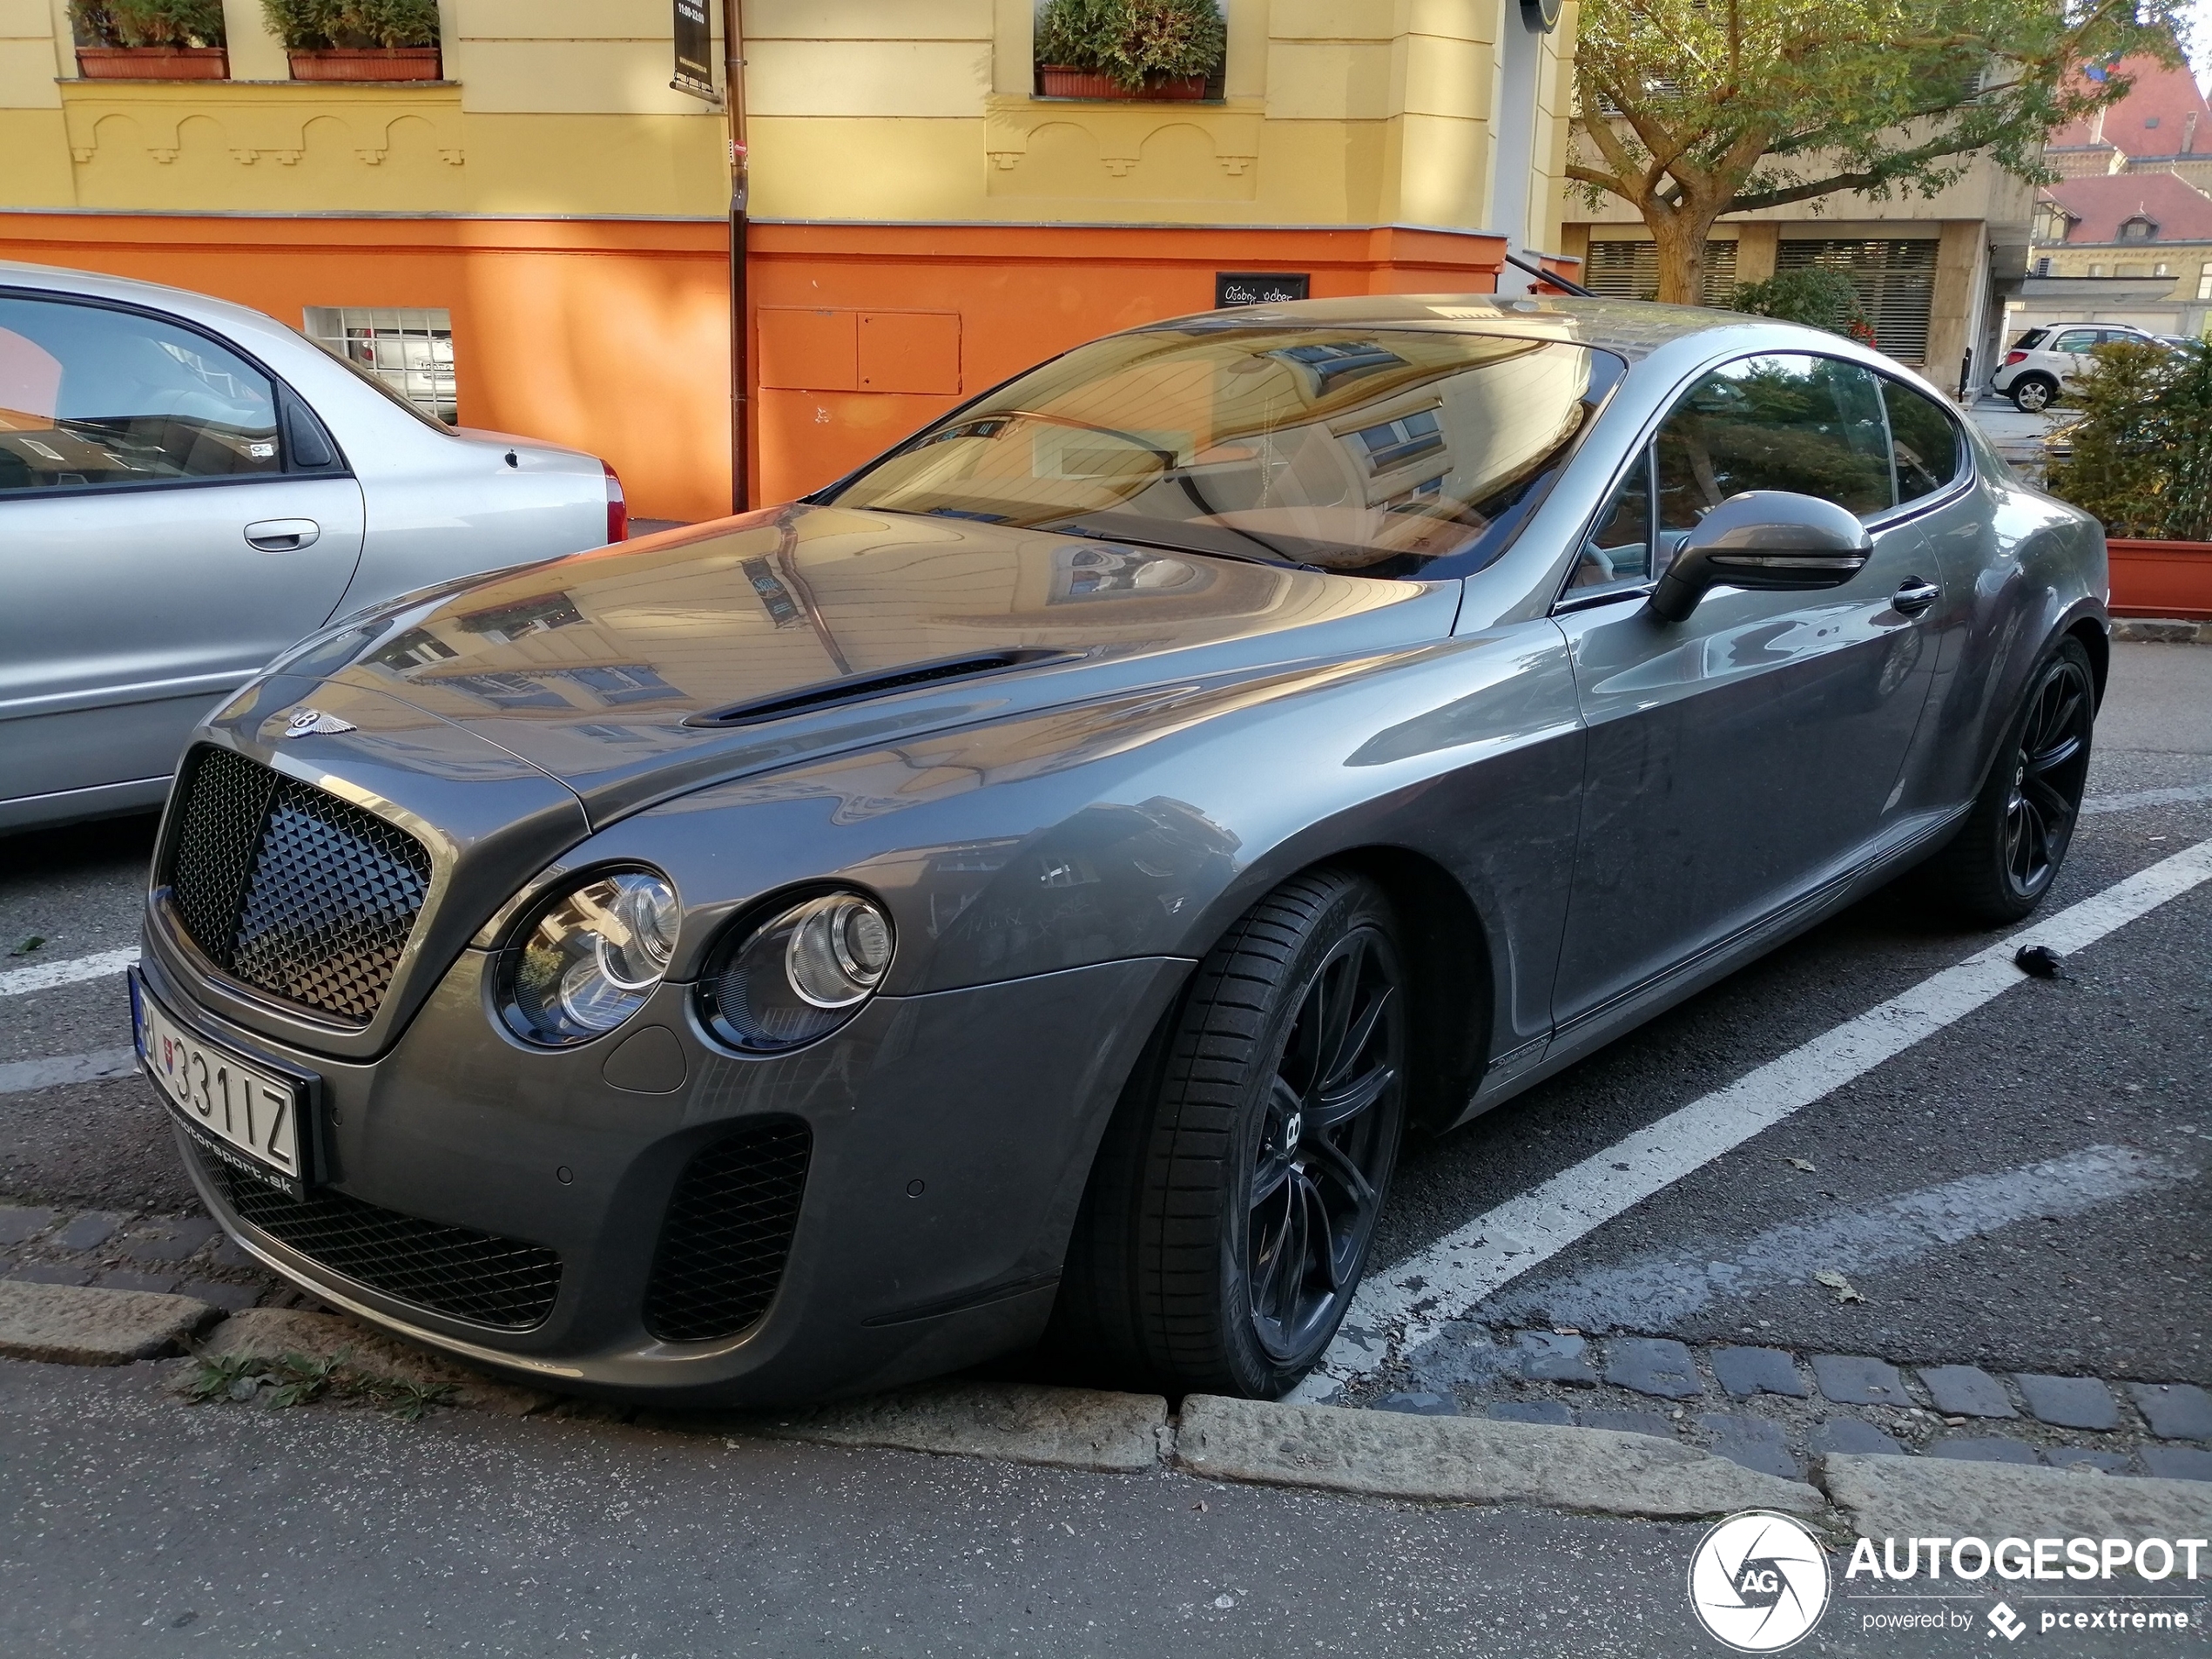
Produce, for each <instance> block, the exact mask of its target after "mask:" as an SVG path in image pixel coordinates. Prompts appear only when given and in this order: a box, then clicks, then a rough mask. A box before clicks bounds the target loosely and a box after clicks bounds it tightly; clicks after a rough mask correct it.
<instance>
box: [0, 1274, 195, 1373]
mask: <svg viewBox="0 0 2212 1659" xmlns="http://www.w3.org/2000/svg"><path fill="white" fill-rule="evenodd" d="M216 1314H217V1310H216V1309H215V1308H214V1307H212V1306H211V1305H209V1304H207V1303H206V1302H202V1301H199V1300H198V1299H196V1298H192V1297H189V1296H168V1295H165V1294H163V1293H162V1292H160V1291H112V1290H102V1289H97V1288H95V1287H93V1286H91V1285H41V1284H38V1283H37V1282H36V1281H34V1280H29V1279H0V1354H5V1355H7V1356H8V1357H9V1358H10V1359H43V1360H45V1361H47V1362H48V1363H50V1364H60V1365H65V1366H125V1365H128V1364H130V1363H131V1362H132V1360H134V1359H153V1358H154V1357H155V1356H156V1355H158V1354H164V1353H168V1352H171V1351H172V1350H173V1349H175V1348H177V1347H179V1346H181V1345H183V1344H184V1342H185V1340H186V1339H188V1338H189V1337H190V1336H191V1335H192V1332H194V1331H197V1330H198V1329H199V1327H200V1326H201V1325H205V1324H206V1323H207V1321H208V1320H209V1319H211V1318H215V1317H216Z"/></svg>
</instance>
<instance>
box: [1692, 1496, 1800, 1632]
mask: <svg viewBox="0 0 2212 1659" xmlns="http://www.w3.org/2000/svg"><path fill="white" fill-rule="evenodd" d="M1828 1595H1829V1578H1828V1552H1827V1551H1826V1550H1825V1549H1824V1548H1822V1547H1821V1542H1820V1540H1819V1539H1817V1538H1816V1537H1814V1536H1813V1534H1811V1531H1810V1530H1808V1529H1807V1528H1806V1527H1805V1526H1804V1523H1803V1522H1801V1521H1796V1520H1793V1519H1792V1518H1791V1517H1790V1516H1788V1515H1784V1514H1775V1513H1773V1512H1772V1511H1770V1510H1765V1509H1749V1510H1746V1511H1744V1513H1743V1514H1740V1515H1730V1517H1729V1518H1728V1519H1727V1520H1726V1521H1722V1522H1721V1523H1720V1525H1718V1526H1717V1527H1714V1528H1713V1529H1712V1531H1710V1532H1709V1533H1707V1534H1705V1536H1704V1539H1703V1541H1702V1542H1701V1543H1699V1545H1698V1546H1697V1553H1696V1554H1694V1555H1692V1556H1691V1557H1690V1558H1689V1605H1690V1608H1691V1610H1692V1611H1693V1612H1695V1613H1696V1615H1697V1622H1699V1623H1700V1624H1702V1625H1703V1626H1704V1627H1705V1629H1706V1632H1707V1634H1709V1635H1711V1636H1712V1637H1713V1638H1714V1639H1715V1640H1716V1641H1718V1642H1724V1643H1726V1644H1727V1645H1728V1646H1729V1647H1731V1648H1733V1649H1736V1650H1737V1652H1738V1653H1779V1652H1781V1651H1782V1650H1783V1649H1784V1648H1787V1647H1790V1646H1792V1645H1793V1644H1795V1643H1796V1642H1800V1641H1803V1640H1804V1637H1805V1636H1806V1635H1809V1634H1810V1633H1811V1629H1812V1628H1813V1626H1814V1625H1816V1624H1817V1623H1819V1622H1820V1615H1822V1614H1823V1613H1824V1612H1826V1611H1827V1610H1828Z"/></svg>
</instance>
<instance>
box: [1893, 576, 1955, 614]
mask: <svg viewBox="0 0 2212 1659" xmlns="http://www.w3.org/2000/svg"><path fill="white" fill-rule="evenodd" d="M1942 594H1943V590H1942V589H1941V588H1939V587H1938V586H1937V585H1936V584H1935V583H1932V582H1925V581H1923V580H1922V579H1921V578H1920V577H1917V576H1909V577H1905V585H1904V586H1903V587H1901V588H1899V589H1898V590H1897V591H1896V592H1895V593H1893V594H1892V595H1891V596H1890V605H1891V608H1892V610H1896V611H1898V613H1899V614H1901V615H1904V616H1907V617H1917V616H1919V614H1920V613H1921V612H1922V611H1923V610H1926V609H1927V608H1928V607H1929V606H1930V605H1932V604H1934V603H1935V602H1936V601H1937V599H1939V597H1942Z"/></svg>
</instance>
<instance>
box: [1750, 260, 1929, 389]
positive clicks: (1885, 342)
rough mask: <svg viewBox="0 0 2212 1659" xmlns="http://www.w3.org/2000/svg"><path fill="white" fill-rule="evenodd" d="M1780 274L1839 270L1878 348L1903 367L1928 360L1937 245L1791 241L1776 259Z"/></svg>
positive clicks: (1776, 266) (1776, 267)
mask: <svg viewBox="0 0 2212 1659" xmlns="http://www.w3.org/2000/svg"><path fill="white" fill-rule="evenodd" d="M1774 264H1775V269H1776V270H1777V271H1805V270H1812V269H1816V268H1817V269H1821V270H1828V271H1841V272H1843V273H1844V274H1845V275H1847V276H1849V277H1850V278H1851V282H1852V283H1853V285H1854V286H1855V287H1857V288H1858V304H1859V308H1860V309H1861V310H1863V311H1864V312H1865V314H1866V316H1867V320H1869V321H1870V322H1871V323H1872V324H1873V325H1874V343H1875V344H1876V345H1878V346H1879V347H1881V348H1882V349H1883V350H1884V351H1885V352H1887V353H1888V354H1890V355H1891V356H1892V357H1894V358H1896V359H1897V360H1898V361H1899V362H1900V363H1925V361H1927V357H1928V309H1929V307H1930V306H1931V305H1932V303H1933V301H1934V300H1935V270H1936V244H1935V242H1934V240H1933V239H1914V240H1912V241H1880V242H1861V241H1843V240H1834V241H1802V242H1800V241H1790V240H1784V242H1783V244H1782V246H1780V248H1779V249H1777V252H1776V254H1775V261H1774Z"/></svg>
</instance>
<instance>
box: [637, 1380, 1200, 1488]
mask: <svg viewBox="0 0 2212 1659" xmlns="http://www.w3.org/2000/svg"><path fill="white" fill-rule="evenodd" d="M658 1421H660V1422H662V1423H663V1424H664V1426H667V1427H671V1428H684V1427H690V1426H696V1425H694V1424H687V1423H686V1422H685V1420H682V1419H660V1420H658ZM718 1422H722V1423H724V1424H725V1426H728V1427H729V1428H731V1429H732V1430H733V1431H735V1432H738V1433H750V1434H759V1435H765V1436H768V1437H770V1438H772V1439H776V1440H813V1441H816V1442H818V1443H820V1444H822V1445H826V1446H874V1447H889V1448H891V1449H893V1450H895V1451H903V1452H938V1453H951V1454H953V1455H955V1456H961V1457H981V1458H994V1459H996V1460H1000V1461H1002V1462H1010V1463H1037V1464H1044V1465H1047V1466H1049V1467H1055V1468H1067V1469H1097V1470H1103V1471H1106V1472H1109V1473H1116V1474H1133V1473H1136V1472H1138V1471H1141V1470H1145V1469H1153V1468H1157V1467H1159V1466H1160V1464H1161V1462H1162V1461H1163V1459H1164V1458H1165V1456H1166V1454H1167V1451H1168V1448H1169V1447H1170V1444H1171V1441H1172V1435H1173V1430H1172V1429H1171V1428H1170V1426H1169V1422H1168V1403H1167V1401H1166V1400H1164V1399H1162V1398H1161V1397H1160V1396H1159V1395H1157V1394H1120V1393H1108V1392H1106V1391H1104V1390H1103V1389H1095V1388H1048V1387H1043V1386H1038V1385H1036V1384H1032V1383H940V1384H934V1385H931V1386H926V1387H921V1388H914V1389H906V1390H902V1391H900V1393H893V1394H880V1395H877V1396H875V1397H873V1398H872V1399H855V1400H846V1401H839V1402H837V1403H835V1404H832V1405H828V1406H819V1407H817V1408H816V1409H814V1410H813V1411H809V1412H806V1413H802V1414H778V1415H754V1414H746V1415H743V1416H738V1417H731V1418H726V1419H718Z"/></svg>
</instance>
